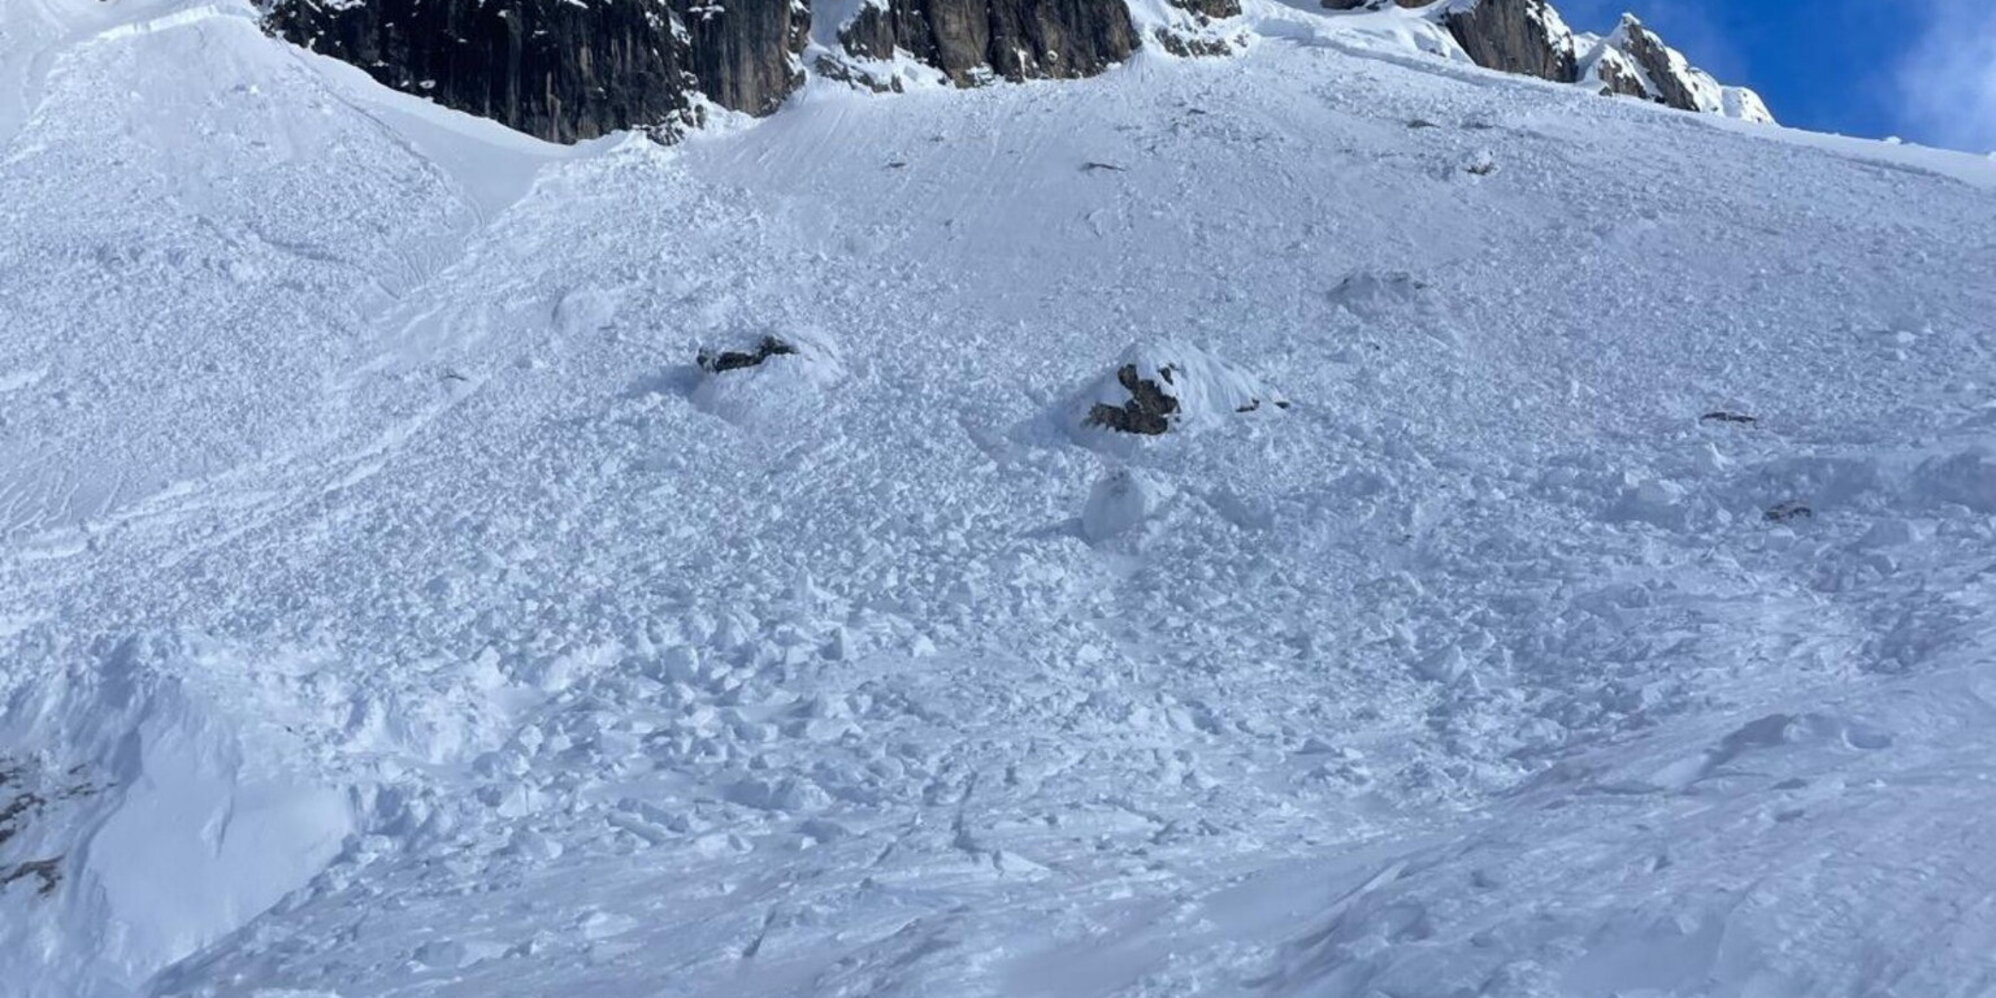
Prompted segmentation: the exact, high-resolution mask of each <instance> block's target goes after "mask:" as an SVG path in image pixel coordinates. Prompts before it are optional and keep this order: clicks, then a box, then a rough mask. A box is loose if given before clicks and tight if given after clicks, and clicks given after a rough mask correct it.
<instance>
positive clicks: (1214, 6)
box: [1169, 0, 1241, 21]
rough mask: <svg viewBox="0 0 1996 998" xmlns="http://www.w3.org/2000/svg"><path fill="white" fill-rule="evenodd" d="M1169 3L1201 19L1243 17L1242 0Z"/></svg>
mask: <svg viewBox="0 0 1996 998" xmlns="http://www.w3.org/2000/svg"><path fill="white" fill-rule="evenodd" d="M1169 2H1170V4H1171V5H1172V6H1173V7H1176V8H1178V9H1179V10H1185V11H1191V12H1192V13H1193V14H1196V15H1198V16H1199V17H1201V18H1205V19H1210V20H1215V21H1221V20H1225V19H1227V18H1229V17H1239V16H1241V0H1169Z"/></svg>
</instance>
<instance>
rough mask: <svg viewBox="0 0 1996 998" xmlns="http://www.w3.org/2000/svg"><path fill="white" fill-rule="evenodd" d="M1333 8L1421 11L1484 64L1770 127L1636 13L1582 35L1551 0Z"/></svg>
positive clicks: (1761, 111)
mask: <svg viewBox="0 0 1996 998" xmlns="http://www.w3.org/2000/svg"><path fill="white" fill-rule="evenodd" d="M1321 2H1322V4H1323V5H1324V6H1325V7H1326V8H1329V9H1332V10H1363V11H1380V10H1385V9H1387V8H1389V7H1394V6H1399V7H1407V8H1417V9H1418V11H1419V14H1420V16H1425V17H1427V18H1428V19H1430V20H1431V21H1433V22H1434V23H1435V24H1436V25H1438V26H1440V27H1442V28H1444V29H1446V30H1447V32H1448V34H1449V36H1450V38H1452V39H1453V40H1454V41H1455V43H1456V45H1457V47H1459V48H1461V49H1462V51H1463V53H1464V54H1466V55H1468V56H1469V58H1470V59H1471V60H1472V61H1474V62H1475V63H1476V64H1477V65H1479V66H1484V67H1486V68H1489V69H1498V70H1503V71H1504V72H1507V73H1522V74H1525V75H1527V76H1536V77H1538V78H1540V79H1543V80H1552V81H1554V82H1556V83H1575V84H1580V85H1582V86H1589V87H1594V88H1597V89H1598V90H1599V91H1600V92H1601V93H1604V94H1614V95H1622V96H1629V97H1641V98H1645V99H1648V100H1653V101H1656V102H1657V103H1659V104H1667V105H1669V106H1671V107H1674V108H1679V109H1681V110H1685V111H1699V112H1703V113H1707V114H1722V115H1726V116H1728V117H1734V118H1742V119H1745V120H1748V121H1765V122H1771V121H1773V120H1774V116H1773V115H1772V114H1770V113H1769V112H1768V110H1767V105H1766V104H1765V103H1763V102H1762V101H1761V99H1760V96H1759V95H1758V94H1756V93H1754V92H1753V91H1751V90H1748V89H1746V88H1744V87H1727V86H1722V85H1721V84H1720V83H1719V82H1718V81H1717V80H1715V79H1713V78H1712V76H1711V74H1709V73H1706V72H1704V71H1703V70H1700V69H1698V68H1696V67H1694V66H1692V65H1691V62H1690V60H1688V59H1686V58H1685V56H1684V53H1682V52H1679V51H1678V50H1676V49H1674V48H1671V47H1670V46H1669V45H1666V44H1664V42H1663V39H1662V38H1659V37H1657V34H1656V32H1654V31H1651V30H1650V29H1649V28H1647V27H1645V26H1644V25H1643V23H1642V22H1641V21H1639V20H1637V19H1636V17H1635V16H1634V15H1633V14H1624V15H1623V16H1622V21H1621V24H1620V25H1619V26H1618V27H1617V28H1616V29H1615V31H1614V33H1613V34H1610V35H1608V36H1606V37H1601V36H1597V35H1585V34H1575V33H1574V31H1573V30H1572V29H1571V28H1569V27H1567V25H1566V22H1565V20H1564V19H1562V18H1561V17H1560V15H1559V12H1558V11H1557V10H1555V9H1554V8H1553V6H1552V4H1551V3H1549V2H1548V0H1438V2H1430V0H1321Z"/></svg>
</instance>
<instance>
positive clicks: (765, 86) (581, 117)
mask: <svg viewBox="0 0 1996 998" xmlns="http://www.w3.org/2000/svg"><path fill="white" fill-rule="evenodd" d="M809 23H810V22H809V9H808V7H805V6H804V5H803V4H802V3H799V2H796V0H725V2H722V3H716V2H712V0H704V2H697V3H696V0H594V2H592V3H589V4H578V3H574V2H571V0H340V2H333V0H266V2H265V5H264V25H265V27H266V29H267V30H269V31H270V32H271V33H273V34H275V35H278V36H280V37H282V38H284V39H286V40H288V41H291V42H293V43H295V44H298V45H301V46H303V47H305V48H309V49H312V50H314V51H317V52H321V53H323V54H326V55H329V56H332V57H334V58H336V59H340V60H342V61H344V62H348V63H352V64H353V65H355V66H358V67H360V68H361V69H363V70H365V71H366V72H367V73H368V74H369V75H370V76H373V77H374V78H375V79H376V80H378V81H380V82H381V83H383V84H385V85H387V86H390V87H393V88H395V89H397V90H402V91H405V92H407V93H412V94H417V95H419V96H423V97H427V98H429V99H431V100H434V101H436V102H437V103H439V104H442V105H444V106H445V107H450V108H455V109H457V110H460V111H466V112H469V113H471V114H476V115H480V116H483V117H487V118H491V119H493V120H495V121H498V122H500V123H502V124H505V125H508V126H510V127H512V128H516V129H518V130H520V131H523V132H526V133H528V134H530V135H535V136H538V137H540V138H544V139H548V140H551V141H555V142H576V141H579V140H582V139H588V138H594V137H596V136H599V135H603V134H607V133H609V132H613V131H617V130H620V129H646V130H650V131H652V132H653V133H654V134H658V135H662V136H668V135H670V134H673V133H675V132H676V131H677V130H678V129H679V128H681V127H684V126H685V125H688V124H691V123H693V122H694V118H695V113H694V111H693V110H692V109H693V107H694V101H693V99H692V98H693V97H694V96H695V95H696V94H705V95H706V96H707V98H708V99H710V100H712V101H713V102H714V103H715V104H718V105H720V106H721V107H724V108H729V109H732V110H738V111H745V112H748V113H750V114H766V113H768V112H769V111H771V110H774V109H775V108H776V106H777V105H779V104H780V103H782V101H783V98H784V97H785V96H787V95H788V94H789V93H790V91H791V90H793V89H795V88H796V87H797V85H798V84H799V83H800V82H802V78H803V74H802V72H801V70H800V69H799V68H798V66H797V60H796V56H795V54H796V53H797V52H799V51H801V50H802V47H803V43H804V41H805V35H806V34H807V33H808V29H809Z"/></svg>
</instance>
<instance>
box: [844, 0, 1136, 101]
mask: <svg viewBox="0 0 1996 998" xmlns="http://www.w3.org/2000/svg"><path fill="white" fill-rule="evenodd" d="M839 41H840V42H841V43H842V44H843V45H844V46H845V47H846V49H847V51H849V52H851V53H853V54H854V55H856V56H859V57H861V58H867V59H886V58H890V57H891V56H893V54H894V50H895V49H897V48H898V49H902V50H905V51H906V52H908V53H909V54H910V55H913V56H914V57H915V58H916V59H919V60H921V61H922V62H924V63H926V64H928V65H930V66H934V67H936V68H937V69H940V70H942V71H943V72H944V73H945V74H947V75H948V76H949V78H950V79H951V80H952V81H954V82H955V83H956V84H957V85H958V86H971V85H974V84H977V83H980V82H983V80H984V79H985V78H987V77H988V76H991V75H996V76H1002V77H1004V78H1005V79H1008V80H1025V79H1034V78H1042V77H1053V78H1073V77H1082V76H1093V75H1095V74H1097V73H1100V72H1101V71H1103V70H1104V69H1107V68H1108V67H1109V66H1111V65H1113V64H1115V63H1118V62H1121V61H1122V60H1124V59H1126V58H1128V57H1129V55H1130V53H1131V52H1133V51H1135V50H1136V48H1137V44H1138V43H1137V31H1136V27H1135V26H1134V25H1133V24H1132V23H1131V22H1130V11H1129V8H1128V6H1126V5H1125V3H1124V0H889V3H888V5H887V8H886V9H884V10H883V9H881V8H879V7H874V6H868V7H866V8H864V9H862V10H861V11H860V13H859V16H858V17H856V18H854V19H853V22H852V23H851V24H850V25H847V26H846V28H845V29H844V30H843V31H841V32H840V33H839Z"/></svg>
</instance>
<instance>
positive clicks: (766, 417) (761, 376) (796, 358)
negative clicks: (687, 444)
mask: <svg viewBox="0 0 1996 998" xmlns="http://www.w3.org/2000/svg"><path fill="white" fill-rule="evenodd" d="M735 339H736V340H737V342H732V343H728V344H724V345H718V346H705V347H702V348H701V350H700V353H699V356H698V359H697V361H696V363H697V364H698V366H699V368H700V372H701V373H700V381H699V383H698V384H697V385H696V386H694V389H693V404H694V405H695V406H698V407H699V408H700V409H702V410H704V411H706V412H709V413H712V414H714V415H716V416H719V417H721V418H722V419H725V420H727V421H729V422H731V423H738V424H744V425H749V424H765V423H787V422H795V421H799V420H803V419H805V418H807V414H808V413H810V412H814V411H816V410H818V409H819V408H821V407H822V405H823V402H824V392H825V390H826V389H829V388H831V387H832V386H833V385H836V384H838V383H839V382H840V381H841V380H843V379H844V377H845V366H844V364H842V363H841V362H840V360H839V354H838V350H837V349H836V348H835V347H834V346H833V344H832V343H831V341H830V340H828V339H826V338H824V337H823V336H820V335H818V334H816V333H810V332H801V333H800V332H797V331H794V330H793V331H786V332H785V333H784V334H783V335H781V336H777V335H774V334H770V333H763V334H756V335H743V336H738V337H736V338H735Z"/></svg>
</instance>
